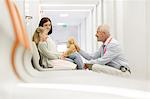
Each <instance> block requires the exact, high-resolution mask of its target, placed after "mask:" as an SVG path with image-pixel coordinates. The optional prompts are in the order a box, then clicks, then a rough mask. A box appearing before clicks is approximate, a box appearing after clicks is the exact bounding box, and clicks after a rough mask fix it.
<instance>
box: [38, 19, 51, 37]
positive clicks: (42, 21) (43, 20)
mask: <svg viewBox="0 0 150 99" xmlns="http://www.w3.org/2000/svg"><path fill="white" fill-rule="evenodd" d="M48 21H49V22H50V23H51V30H50V31H49V32H48V35H50V34H52V30H53V29H52V22H51V20H50V18H48V17H43V18H42V19H41V20H40V23H39V27H40V26H41V27H43V24H44V23H46V22H48Z"/></svg>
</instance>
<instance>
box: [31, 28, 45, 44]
mask: <svg viewBox="0 0 150 99" xmlns="http://www.w3.org/2000/svg"><path fill="white" fill-rule="evenodd" d="M44 31H45V29H44V28H43V27H38V28H37V29H36V30H35V32H34V34H33V37H32V41H33V42H35V43H36V44H38V43H39V41H40V36H39V34H40V33H43V32H44Z"/></svg>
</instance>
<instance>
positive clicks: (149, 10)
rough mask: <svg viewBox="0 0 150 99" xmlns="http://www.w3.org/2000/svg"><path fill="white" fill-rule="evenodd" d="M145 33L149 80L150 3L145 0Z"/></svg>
mask: <svg viewBox="0 0 150 99" xmlns="http://www.w3.org/2000/svg"><path fill="white" fill-rule="evenodd" d="M146 25H147V26H146V33H147V42H148V43H147V51H148V56H147V62H148V63H147V64H148V71H147V72H148V79H149V80H150V28H149V27H150V1H149V0H146Z"/></svg>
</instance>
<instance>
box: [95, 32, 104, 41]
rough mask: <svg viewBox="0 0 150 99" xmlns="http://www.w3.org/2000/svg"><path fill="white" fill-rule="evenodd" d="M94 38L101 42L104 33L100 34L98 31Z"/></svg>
mask: <svg viewBox="0 0 150 99" xmlns="http://www.w3.org/2000/svg"><path fill="white" fill-rule="evenodd" d="M95 36H96V37H97V41H102V42H103V39H104V33H103V32H100V31H99V30H97V32H96V35H95Z"/></svg>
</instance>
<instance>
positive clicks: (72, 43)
mask: <svg viewBox="0 0 150 99" xmlns="http://www.w3.org/2000/svg"><path fill="white" fill-rule="evenodd" d="M76 45H77V43H76V40H75V38H74V37H70V38H69V39H68V41H67V51H65V52H64V57H68V56H69V55H71V54H72V53H74V52H76V51H77V49H76Z"/></svg>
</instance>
